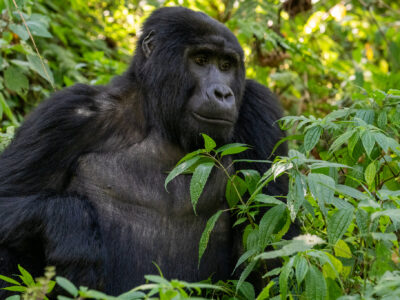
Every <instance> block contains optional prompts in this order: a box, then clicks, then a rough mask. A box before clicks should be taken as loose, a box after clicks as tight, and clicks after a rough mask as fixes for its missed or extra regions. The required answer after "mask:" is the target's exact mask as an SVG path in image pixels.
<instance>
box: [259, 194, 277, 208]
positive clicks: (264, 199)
mask: <svg viewBox="0 0 400 300" xmlns="http://www.w3.org/2000/svg"><path fill="white" fill-rule="evenodd" d="M254 201H255V202H259V203H264V204H270V205H281V204H282V203H283V202H282V201H280V200H278V199H276V198H274V197H272V196H270V195H265V194H257V196H255V198H254Z"/></svg>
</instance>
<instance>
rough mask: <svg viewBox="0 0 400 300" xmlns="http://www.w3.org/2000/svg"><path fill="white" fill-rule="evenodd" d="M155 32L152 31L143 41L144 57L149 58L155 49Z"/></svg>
mask: <svg viewBox="0 0 400 300" xmlns="http://www.w3.org/2000/svg"><path fill="white" fill-rule="evenodd" d="M153 42H154V30H152V31H150V32H149V34H148V35H147V36H146V37H145V38H144V39H143V42H142V50H143V52H144V55H145V56H146V57H147V58H148V57H149V56H150V55H151V53H152V52H153V49H154V43H153Z"/></svg>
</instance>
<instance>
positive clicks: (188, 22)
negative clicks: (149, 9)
mask: <svg viewBox="0 0 400 300" xmlns="http://www.w3.org/2000/svg"><path fill="white" fill-rule="evenodd" d="M150 31H154V32H155V33H156V35H157V33H158V37H157V38H158V39H160V40H163V43H164V44H165V43H168V42H174V43H175V44H176V45H196V44H213V45H216V46H218V47H221V48H224V47H225V48H230V49H233V50H234V51H235V52H237V53H238V54H239V55H240V56H241V57H243V50H242V47H241V46H240V44H239V42H238V40H237V38H236V37H235V35H234V34H233V33H232V32H231V31H230V30H229V29H228V28H227V27H226V26H225V25H223V24H222V23H220V22H218V21H216V20H214V19H213V18H211V17H209V16H208V15H206V14H204V13H202V12H196V11H192V10H190V9H187V8H184V7H163V8H160V9H157V10H156V11H154V12H153V13H152V14H151V15H150V17H149V18H148V19H147V21H146V22H145V24H144V26H143V34H144V35H146V34H147V33H148V32H150Z"/></svg>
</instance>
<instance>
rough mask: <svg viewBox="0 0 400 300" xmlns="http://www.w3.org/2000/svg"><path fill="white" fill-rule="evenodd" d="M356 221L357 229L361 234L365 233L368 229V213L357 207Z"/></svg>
mask: <svg viewBox="0 0 400 300" xmlns="http://www.w3.org/2000/svg"><path fill="white" fill-rule="evenodd" d="M356 223H357V226H358V229H359V230H360V232H361V234H362V235H367V234H368V232H369V230H368V223H369V217H368V213H367V212H366V211H365V210H363V209H361V208H359V209H357V211H356Z"/></svg>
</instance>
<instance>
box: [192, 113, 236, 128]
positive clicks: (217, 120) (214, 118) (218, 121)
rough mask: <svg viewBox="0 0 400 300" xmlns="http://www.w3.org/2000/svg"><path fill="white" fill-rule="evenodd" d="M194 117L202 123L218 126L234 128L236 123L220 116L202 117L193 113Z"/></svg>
mask: <svg viewBox="0 0 400 300" xmlns="http://www.w3.org/2000/svg"><path fill="white" fill-rule="evenodd" d="M193 116H194V117H195V119H197V120H199V121H201V122H205V123H211V124H216V125H225V126H227V125H229V126H233V124H234V122H235V121H233V120H229V119H226V118H222V117H219V116H203V115H200V114H198V113H195V112H193Z"/></svg>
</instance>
